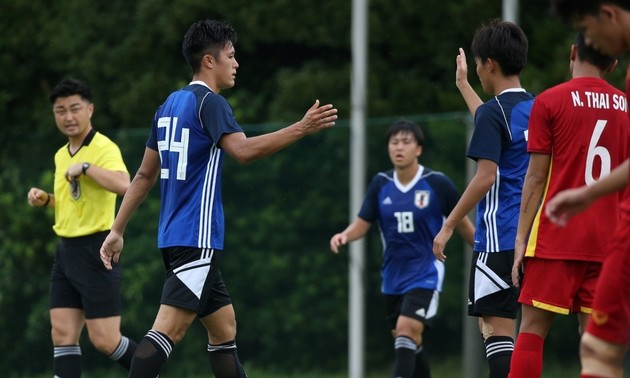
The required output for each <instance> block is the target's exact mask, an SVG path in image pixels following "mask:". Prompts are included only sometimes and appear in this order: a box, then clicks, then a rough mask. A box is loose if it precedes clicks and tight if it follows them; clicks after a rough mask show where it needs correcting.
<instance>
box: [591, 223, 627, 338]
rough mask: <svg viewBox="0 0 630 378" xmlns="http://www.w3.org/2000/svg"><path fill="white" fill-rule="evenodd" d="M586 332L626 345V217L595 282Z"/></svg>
mask: <svg viewBox="0 0 630 378" xmlns="http://www.w3.org/2000/svg"><path fill="white" fill-rule="evenodd" d="M586 332H588V333H590V334H591V335H594V336H596V337H598V338H600V339H602V340H604V341H607V342H609V343H613V344H618V345H624V346H630V219H629V218H625V219H623V220H622V221H621V222H620V223H619V226H618V227H617V232H616V233H615V237H614V239H613V241H612V243H611V244H610V255H609V256H608V257H607V258H606V261H605V262H604V267H603V268H602V273H601V277H600V279H599V282H598V283H597V289H596V294H595V301H594V303H593V312H592V314H591V319H590V321H589V323H588V326H587V327H586Z"/></svg>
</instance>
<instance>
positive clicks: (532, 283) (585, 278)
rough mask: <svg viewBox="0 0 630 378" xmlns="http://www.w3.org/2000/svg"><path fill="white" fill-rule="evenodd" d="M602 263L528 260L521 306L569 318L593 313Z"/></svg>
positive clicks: (532, 258) (522, 286) (520, 298)
mask: <svg viewBox="0 0 630 378" xmlns="http://www.w3.org/2000/svg"><path fill="white" fill-rule="evenodd" d="M601 269H602V263H600V262H595V261H576V260H550V259H541V258H536V257H531V258H526V259H525V270H524V271H523V283H522V284H521V294H520V296H519V298H518V301H519V303H522V304H525V305H529V306H533V307H536V308H540V309H543V310H547V311H551V312H555V313H558V314H563V315H568V314H569V313H578V312H583V313H587V314H588V313H590V312H591V308H592V307H593V297H594V294H595V285H596V283H597V277H598V276H599V273H600V271H601Z"/></svg>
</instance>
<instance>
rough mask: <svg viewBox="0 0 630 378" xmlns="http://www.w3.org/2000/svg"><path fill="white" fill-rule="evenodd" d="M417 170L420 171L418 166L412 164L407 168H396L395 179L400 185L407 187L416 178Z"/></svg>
mask: <svg viewBox="0 0 630 378" xmlns="http://www.w3.org/2000/svg"><path fill="white" fill-rule="evenodd" d="M418 169H420V164H418V163H416V164H412V165H409V166H407V167H397V168H396V177H397V178H398V181H400V183H401V184H403V185H407V184H409V183H410V182H411V180H413V178H414V177H416V174H417V173H418Z"/></svg>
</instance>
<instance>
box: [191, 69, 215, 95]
mask: <svg viewBox="0 0 630 378" xmlns="http://www.w3.org/2000/svg"><path fill="white" fill-rule="evenodd" d="M192 81H203V82H204V83H205V84H206V85H207V86H208V87H209V88H210V89H211V90H212V92H214V93H216V94H218V93H219V92H220V91H221V89H220V88H219V86H218V85H217V83H216V80H215V79H214V78H213V77H212V76H211V75H207V74H204V73H203V72H198V73H196V74H194V75H193V78H192Z"/></svg>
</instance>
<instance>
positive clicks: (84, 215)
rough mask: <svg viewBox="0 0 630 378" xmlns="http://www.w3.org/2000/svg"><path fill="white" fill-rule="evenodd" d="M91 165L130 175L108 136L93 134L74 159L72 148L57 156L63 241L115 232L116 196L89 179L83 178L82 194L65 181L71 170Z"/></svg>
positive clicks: (56, 227) (57, 193)
mask: <svg viewBox="0 0 630 378" xmlns="http://www.w3.org/2000/svg"><path fill="white" fill-rule="evenodd" d="M84 162H87V163H90V164H93V165H96V166H98V167H101V168H103V169H108V170H112V171H122V172H127V167H126V166H125V162H124V161H123V159H122V154H121V153H120V149H119V148H118V146H117V145H116V144H115V143H114V142H112V141H111V140H110V139H109V138H108V137H106V136H105V135H103V134H101V133H99V132H96V131H94V130H92V132H91V133H90V134H89V135H88V136H87V137H86V139H85V141H84V142H83V146H82V147H81V148H80V149H79V150H78V151H77V152H76V153H75V154H74V155H70V150H69V149H68V144H66V145H65V146H63V147H61V148H60V149H59V151H57V153H56V154H55V225H54V226H53V230H54V231H55V233H56V234H57V235H58V236H60V237H66V238H73V237H77V236H86V235H91V234H94V233H96V232H99V231H107V230H109V229H111V227H112V224H113V223H114V215H115V211H116V193H112V192H110V191H108V190H106V189H104V188H103V187H101V186H100V185H98V184H97V183H96V182H95V181H94V180H92V178H90V177H89V176H87V175H81V176H79V177H78V178H77V179H76V181H77V182H78V184H79V185H78V190H75V193H74V195H73V193H72V185H71V183H70V182H68V181H67V180H66V178H65V174H66V171H67V170H68V167H70V166H71V165H72V164H77V163H84Z"/></svg>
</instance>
